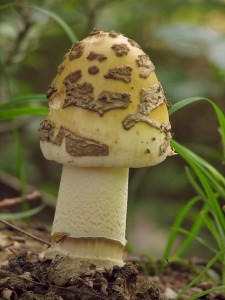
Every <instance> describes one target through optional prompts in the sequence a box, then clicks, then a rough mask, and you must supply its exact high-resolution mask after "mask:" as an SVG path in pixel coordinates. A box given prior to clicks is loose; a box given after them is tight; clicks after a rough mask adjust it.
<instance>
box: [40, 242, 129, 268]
mask: <svg viewBox="0 0 225 300" xmlns="http://www.w3.org/2000/svg"><path fill="white" fill-rule="evenodd" d="M123 250H124V246H123V245H122V244H121V243H120V242H118V241H114V240H109V239H106V238H71V237H65V238H63V239H62V240H60V241H59V242H56V241H55V239H54V236H53V237H52V242H51V248H49V249H48V250H47V251H46V252H45V254H44V256H45V257H46V258H53V259H54V258H55V257H57V256H59V257H60V262H59V263H60V266H59V269H61V270H62V271H63V269H64V270H67V271H68V270H70V271H71V272H76V270H80V269H83V267H84V266H86V268H87V269H88V268H90V265H96V266H97V267H98V268H105V267H106V268H107V267H112V266H114V265H117V266H123V265H124V262H123V258H122V256H123ZM81 266H83V267H82V268H81Z"/></svg>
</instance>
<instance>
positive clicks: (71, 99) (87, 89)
mask: <svg viewBox="0 0 225 300" xmlns="http://www.w3.org/2000/svg"><path fill="white" fill-rule="evenodd" d="M93 91H94V87H93V85H92V84H91V83H88V82H84V83H81V84H74V83H71V84H69V85H67V86H66V98H65V100H64V104H63V108H65V107H67V106H80V107H83V108H87V109H88V105H89V102H90V101H93V100H94V94H93Z"/></svg>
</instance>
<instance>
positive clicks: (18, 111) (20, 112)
mask: <svg viewBox="0 0 225 300" xmlns="http://www.w3.org/2000/svg"><path fill="white" fill-rule="evenodd" d="M47 114H48V108H47V107H41V106H40V107H20V108H12V109H7V110H3V111H0V121H6V120H12V119H15V118H18V117H24V116H31V115H47Z"/></svg>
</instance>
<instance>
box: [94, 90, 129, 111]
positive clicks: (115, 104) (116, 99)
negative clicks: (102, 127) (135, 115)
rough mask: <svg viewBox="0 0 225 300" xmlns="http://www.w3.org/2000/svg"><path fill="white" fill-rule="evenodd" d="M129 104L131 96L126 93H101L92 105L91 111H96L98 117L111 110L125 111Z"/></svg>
mask: <svg viewBox="0 0 225 300" xmlns="http://www.w3.org/2000/svg"><path fill="white" fill-rule="evenodd" d="M129 103H131V95H130V94H129V93H126V92H109V91H103V92H101V94H100V95H99V96H98V100H97V101H96V102H94V103H93V107H92V109H93V110H94V111H97V112H98V113H99V114H100V116H103V114H104V113H105V112H107V111H109V110H112V109H116V108H117V109H118V108H120V109H125V108H127V107H128V105H129Z"/></svg>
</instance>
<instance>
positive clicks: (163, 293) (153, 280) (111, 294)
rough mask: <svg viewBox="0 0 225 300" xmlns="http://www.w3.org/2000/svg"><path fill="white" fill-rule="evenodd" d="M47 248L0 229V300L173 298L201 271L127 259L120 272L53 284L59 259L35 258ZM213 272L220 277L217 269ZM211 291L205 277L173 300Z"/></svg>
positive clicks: (40, 230)
mask: <svg viewBox="0 0 225 300" xmlns="http://www.w3.org/2000/svg"><path fill="white" fill-rule="evenodd" d="M13 224H14V225H16V226H18V227H19V228H21V229H23V230H24V231H27V232H29V233H31V234H32V235H34V236H36V237H39V238H40V239H42V240H45V241H47V240H48V238H49V236H50V232H49V227H48V226H46V225H45V224H44V223H43V224H41V223H40V220H37V221H36V222H35V221H34V220H33V221H32V223H31V222H29V223H23V224H16V223H13ZM47 248H48V245H47V243H44V242H41V241H38V240H36V239H34V238H31V237H27V236H26V235H24V234H22V233H21V232H19V231H18V230H16V229H12V228H7V226H5V225H4V224H1V225H0V262H1V266H0V299H4V300H9V299H11V300H17V299H24V300H25V299H26V300H38V299H40V300H42V299H47V300H53V299H54V300H62V299H65V300H71V299H81V300H89V299H93V300H95V299H103V300H107V299H108V300H112V299H118V300H125V299H126V300H128V299H132V300H135V299H137V300H145V299H148V300H166V299H175V298H176V297H177V296H178V294H179V292H180V291H181V290H182V289H183V288H184V287H185V286H186V285H187V284H188V282H190V281H191V280H192V279H193V278H194V277H195V276H196V275H197V274H198V273H199V272H200V270H201V269H202V267H203V266H204V264H203V263H200V262H199V261H197V260H193V261H185V260H182V261H179V262H176V263H175V262H173V263H172V262H166V263H164V264H163V263H162V262H160V261H154V262H153V261H151V259H149V258H147V257H135V258H134V257H131V256H129V255H127V256H126V261H127V263H126V264H125V265H124V266H123V267H118V266H114V267H113V268H112V269H104V270H98V269H96V267H95V266H94V265H90V266H88V270H86V271H85V272H80V274H78V276H77V277H73V278H70V277H68V276H67V278H60V280H59V279H58V280H56V278H55V276H54V270H55V268H56V266H57V264H58V262H59V260H60V258H56V259H55V260H51V259H45V258H41V255H39V254H40V253H42V252H43V251H45V250H46V249H47ZM162 266H163V268H162ZM212 271H213V272H214V273H215V274H217V275H218V276H219V273H220V270H219V267H218V269H217V268H216V266H215V269H214V270H212ZM214 286H215V283H213V280H212V278H210V277H205V278H204V279H203V280H201V282H199V283H198V284H197V285H196V286H194V287H192V288H190V289H189V290H188V292H186V293H185V294H184V295H183V296H181V297H179V298H178V299H188V298H189V297H190V296H192V295H195V294H196V293H199V292H202V291H204V290H207V289H209V288H212V287H214ZM201 299H218V300H223V299H224V300H225V296H223V295H222V294H221V292H219V291H217V292H214V293H211V294H208V295H205V296H203V297H201Z"/></svg>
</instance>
